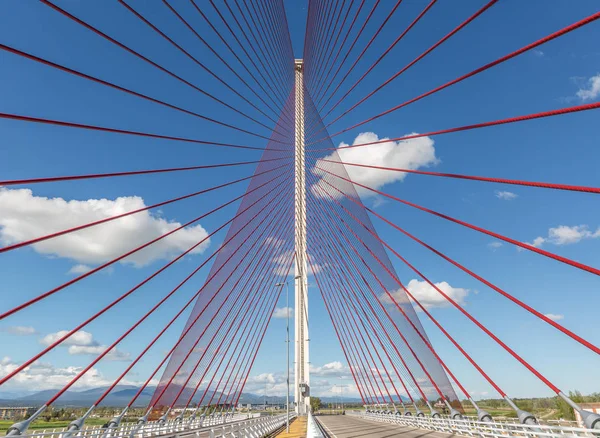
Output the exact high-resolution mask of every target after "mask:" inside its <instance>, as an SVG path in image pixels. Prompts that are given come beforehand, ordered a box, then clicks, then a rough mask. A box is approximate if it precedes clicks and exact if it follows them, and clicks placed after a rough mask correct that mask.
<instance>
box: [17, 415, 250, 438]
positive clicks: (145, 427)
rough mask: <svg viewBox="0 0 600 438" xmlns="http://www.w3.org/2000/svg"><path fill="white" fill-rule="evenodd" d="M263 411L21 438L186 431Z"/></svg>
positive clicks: (129, 437)
mask: <svg viewBox="0 0 600 438" xmlns="http://www.w3.org/2000/svg"><path fill="white" fill-rule="evenodd" d="M258 415H259V414H233V415H231V414H223V415H219V414H217V415H208V416H206V417H202V416H198V417H197V418H195V419H194V420H192V421H190V419H189V418H184V419H183V420H180V421H178V420H169V421H165V422H163V423H161V422H159V421H152V422H148V423H146V424H142V425H140V424H137V423H125V424H122V425H121V426H119V427H115V428H106V427H102V426H88V427H84V428H82V429H81V430H79V431H72V432H69V431H68V430H67V428H62V429H51V430H50V429H43V430H31V431H28V433H26V434H23V435H20V436H19V438H21V437H22V438H151V437H157V436H161V435H171V434H172V435H176V434H182V433H185V432H194V431H196V430H200V429H208V428H210V427H214V426H218V425H223V424H230V423H236V422H241V421H244V420H248V419H252V418H255V417H257V416H258Z"/></svg>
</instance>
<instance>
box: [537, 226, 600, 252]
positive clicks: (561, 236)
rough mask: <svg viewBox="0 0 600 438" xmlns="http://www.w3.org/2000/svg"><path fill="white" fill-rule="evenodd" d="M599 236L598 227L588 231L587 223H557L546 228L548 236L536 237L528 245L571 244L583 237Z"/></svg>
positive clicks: (594, 237) (592, 237) (599, 230)
mask: <svg viewBox="0 0 600 438" xmlns="http://www.w3.org/2000/svg"><path fill="white" fill-rule="evenodd" d="M598 237H600V227H599V228H598V229H597V230H596V231H595V232H592V231H590V229H589V227H588V226H587V225H575V226H572V227H569V226H567V225H559V226H558V227H556V228H550V229H549V230H548V237H541V236H540V237H536V238H535V239H533V242H532V243H530V245H532V246H535V247H536V248H539V247H540V246H542V245H543V244H544V243H551V244H553V245H571V244H574V243H578V242H580V241H581V240H584V239H596V238H598Z"/></svg>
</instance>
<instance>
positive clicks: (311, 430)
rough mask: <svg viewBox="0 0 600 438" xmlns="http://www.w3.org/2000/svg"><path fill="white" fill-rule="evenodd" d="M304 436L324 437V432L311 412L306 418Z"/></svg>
mask: <svg viewBox="0 0 600 438" xmlns="http://www.w3.org/2000/svg"><path fill="white" fill-rule="evenodd" d="M306 438H325V434H324V433H323V431H322V430H321V427H320V425H319V423H318V422H317V420H316V419H315V417H313V414H311V413H310V412H309V413H308V418H307V420H306Z"/></svg>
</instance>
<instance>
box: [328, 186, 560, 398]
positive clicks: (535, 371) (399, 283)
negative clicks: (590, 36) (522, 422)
mask: <svg viewBox="0 0 600 438" xmlns="http://www.w3.org/2000/svg"><path fill="white" fill-rule="evenodd" d="M325 183H326V184H329V183H327V181H325ZM331 187H333V186H331ZM363 244H364V242H363ZM386 247H388V248H389V246H387V245H386ZM390 249H391V248H390ZM392 252H393V253H394V255H396V256H397V257H398V258H400V259H401V260H402V261H403V262H404V263H406V265H407V266H409V267H410V268H411V269H412V270H413V271H414V272H416V273H417V274H418V275H419V276H420V277H421V278H423V279H424V280H425V281H426V282H427V283H428V284H429V285H430V286H431V287H433V288H434V289H435V290H436V291H437V292H438V293H440V294H441V295H442V296H443V297H444V298H446V300H447V301H448V302H449V303H451V304H452V305H453V306H454V307H456V308H457V309H458V310H459V311H460V312H461V313H463V314H464V315H465V316H466V317H467V318H469V319H470V320H471V321H472V322H473V323H474V324H475V325H477V326H478V327H479V328H480V329H481V330H483V331H484V332H485V333H486V334H487V335H488V336H490V337H491V338H492V339H493V340H494V341H496V343H498V344H499V345H500V346H501V347H502V348H504V349H505V350H506V351H507V352H508V353H510V354H511V356H513V357H514V358H515V359H517V360H518V361H519V362H520V363H521V364H522V365H523V366H525V367H526V368H527V369H528V370H529V371H531V372H532V373H533V374H534V375H535V376H536V377H537V378H538V379H540V380H541V381H542V382H543V383H545V384H546V385H547V386H548V387H549V388H550V389H552V390H553V391H554V392H556V393H557V394H558V393H559V392H560V389H558V387H556V386H555V385H554V384H552V382H550V381H549V380H548V379H546V378H545V377H544V376H543V375H542V374H541V373H540V372H539V371H537V370H536V369H535V368H533V367H532V366H531V365H530V364H529V363H528V362H527V361H525V359H523V358H522V357H521V356H519V355H518V354H517V353H516V352H515V351H514V350H512V349H511V348H510V347H509V346H508V345H506V344H505V343H504V342H502V341H501V340H500V339H499V338H498V337H497V336H496V335H494V334H493V333H492V332H491V331H489V330H488V329H487V328H486V327H485V326H484V325H483V324H482V323H480V322H479V321H478V320H477V319H475V318H474V317H473V316H472V315H471V314H470V313H469V312H467V311H466V310H465V309H464V308H463V307H462V306H460V305H459V304H458V303H457V302H456V301H454V300H453V299H452V298H450V297H449V296H448V295H447V294H446V293H444V292H443V291H442V290H441V289H440V288H438V287H437V286H436V285H435V284H434V283H432V282H431V281H430V280H429V279H428V278H427V277H425V276H424V275H423V274H422V273H421V272H420V271H419V270H417V269H416V268H415V267H414V266H412V265H411V264H410V263H408V261H406V259H404V258H403V257H401V256H400V255H399V254H398V253H397V252H396V251H394V250H392ZM380 264H381V265H382V266H384V264H382V263H380ZM384 269H386V270H387V267H385V268H384ZM392 278H393V279H394V281H396V283H398V285H399V286H400V287H402V288H404V285H403V284H402V283H401V282H400V281H399V280H398V279H397V278H396V277H395V276H394V275H392Z"/></svg>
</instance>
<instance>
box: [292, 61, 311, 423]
mask: <svg viewBox="0 0 600 438" xmlns="http://www.w3.org/2000/svg"><path fill="white" fill-rule="evenodd" d="M302 69H303V62H302V60H301V59H297V60H296V61H295V76H296V84H295V85H296V86H295V91H296V99H295V102H296V107H295V148H294V175H295V199H294V200H295V209H294V212H295V248H296V257H295V259H294V260H295V262H294V274H295V277H296V279H295V280H294V286H295V287H294V291H295V310H296V316H295V329H296V332H295V340H296V351H295V357H296V361H295V385H294V395H295V400H296V412H297V413H298V414H299V415H306V414H307V413H308V411H309V410H310V375H309V368H308V367H309V358H308V342H309V338H308V320H307V318H308V280H307V272H306V270H307V261H306V180H305V162H304V79H303V71H302Z"/></svg>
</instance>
